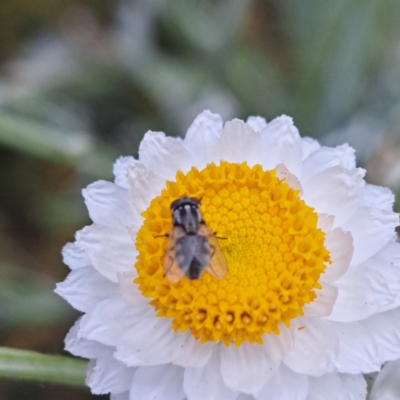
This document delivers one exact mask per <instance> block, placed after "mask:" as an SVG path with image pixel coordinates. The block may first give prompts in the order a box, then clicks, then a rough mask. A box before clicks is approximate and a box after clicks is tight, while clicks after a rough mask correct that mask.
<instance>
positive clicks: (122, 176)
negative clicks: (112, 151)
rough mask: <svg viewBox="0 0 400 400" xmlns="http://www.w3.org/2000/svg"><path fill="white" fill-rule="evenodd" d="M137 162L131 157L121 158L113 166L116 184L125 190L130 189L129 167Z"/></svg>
mask: <svg viewBox="0 0 400 400" xmlns="http://www.w3.org/2000/svg"><path fill="white" fill-rule="evenodd" d="M133 162H135V159H134V158H133V157H131V156H129V157H119V158H118V159H117V161H115V163H114V166H113V173H114V176H115V183H116V184H117V185H119V186H122V187H123V188H126V189H127V188H128V179H127V177H128V167H129V164H131V163H133Z"/></svg>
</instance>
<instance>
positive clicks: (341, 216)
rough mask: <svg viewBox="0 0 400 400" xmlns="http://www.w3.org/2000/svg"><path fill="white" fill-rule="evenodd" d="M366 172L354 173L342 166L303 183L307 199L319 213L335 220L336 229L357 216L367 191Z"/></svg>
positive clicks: (357, 170) (304, 194)
mask: <svg viewBox="0 0 400 400" xmlns="http://www.w3.org/2000/svg"><path fill="white" fill-rule="evenodd" d="M364 174H365V170H363V169H361V168H357V169H354V170H351V171H348V170H346V169H344V168H343V167H341V166H336V167H331V168H328V169H326V170H324V171H322V172H320V173H318V174H316V175H314V176H313V177H311V178H310V179H308V180H306V181H302V185H303V199H304V201H305V202H306V203H307V204H308V205H309V206H312V207H315V209H316V211H317V212H318V213H326V214H332V215H334V216H335V226H340V225H341V224H342V223H343V222H344V221H346V220H348V219H349V218H350V217H351V216H352V215H354V213H355V211H356V210H357V207H358V206H359V205H360V203H361V199H362V196H363V191H364V184H365V182H364V179H363V177H364Z"/></svg>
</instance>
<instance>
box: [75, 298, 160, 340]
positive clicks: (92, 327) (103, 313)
mask: <svg viewBox="0 0 400 400" xmlns="http://www.w3.org/2000/svg"><path fill="white" fill-rule="evenodd" d="M150 312H152V313H154V310H152V309H151V308H150V307H146V308H144V307H131V306H128V305H127V304H126V303H125V302H124V300H123V299H122V298H121V297H120V296H118V295H117V296H114V297H110V298H109V299H107V300H104V301H102V302H101V303H98V304H97V306H96V307H95V308H93V309H92V310H91V311H90V312H88V313H87V314H85V315H84V316H83V317H82V318H81V320H80V321H81V323H80V330H79V334H80V336H81V337H83V338H86V339H89V340H96V341H98V342H100V343H103V344H105V345H107V346H116V345H117V344H118V343H119V342H120V338H121V337H122V335H123V334H124V333H126V332H127V331H128V330H129V329H130V328H131V327H133V326H135V325H137V324H139V323H140V322H141V321H142V320H143V318H145V316H146V315H147V314H148V313H150Z"/></svg>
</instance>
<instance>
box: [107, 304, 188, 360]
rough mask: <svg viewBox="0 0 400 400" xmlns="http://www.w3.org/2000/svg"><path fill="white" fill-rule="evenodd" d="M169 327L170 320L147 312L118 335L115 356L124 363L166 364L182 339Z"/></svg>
mask: <svg viewBox="0 0 400 400" xmlns="http://www.w3.org/2000/svg"><path fill="white" fill-rule="evenodd" d="M183 339H184V337H183V335H177V334H176V333H175V332H174V331H173V330H172V328H171V321H170V320H169V319H166V318H157V317H156V315H155V314H154V312H153V313H149V314H148V315H146V316H145V317H143V318H142V319H141V321H140V326H139V327H137V326H133V327H132V328H131V329H128V330H127V331H126V332H124V334H122V335H121V336H120V337H119V340H118V344H117V350H116V352H115V357H116V358H118V359H119V360H120V361H122V362H124V363H125V364H126V365H155V364H167V363H170V362H171V361H172V358H173V354H174V350H175V349H176V348H177V347H178V346H179V344H180V343H181V342H182V341H183Z"/></svg>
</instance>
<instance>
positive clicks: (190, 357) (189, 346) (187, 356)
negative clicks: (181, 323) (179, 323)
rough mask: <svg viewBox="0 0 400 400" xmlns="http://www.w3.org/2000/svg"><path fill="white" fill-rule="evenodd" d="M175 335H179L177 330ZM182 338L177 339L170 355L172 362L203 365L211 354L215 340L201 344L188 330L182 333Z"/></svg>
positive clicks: (194, 365)
mask: <svg viewBox="0 0 400 400" xmlns="http://www.w3.org/2000/svg"><path fill="white" fill-rule="evenodd" d="M175 334H176V335H180V334H179V333H178V332H177V333H175ZM183 335H184V337H183V340H179V341H177V344H178V345H177V346H176V348H175V350H174V352H173V355H172V362H173V363H174V364H177V365H180V366H182V367H196V368H198V367H203V366H204V365H206V364H207V363H208V361H209V360H210V357H211V355H212V354H213V349H214V346H215V342H206V343H203V344H201V343H200V342H199V341H198V340H195V339H194V337H193V335H191V334H190V333H189V332H186V333H184V334H183Z"/></svg>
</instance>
